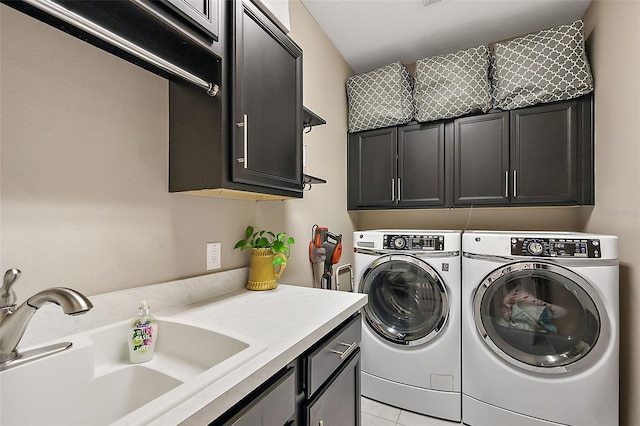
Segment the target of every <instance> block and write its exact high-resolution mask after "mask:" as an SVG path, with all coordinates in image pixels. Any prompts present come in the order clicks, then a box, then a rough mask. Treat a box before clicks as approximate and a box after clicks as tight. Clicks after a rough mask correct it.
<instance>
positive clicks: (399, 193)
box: [398, 178, 402, 201]
mask: <svg viewBox="0 0 640 426" xmlns="http://www.w3.org/2000/svg"><path fill="white" fill-rule="evenodd" d="M401 199H402V192H401V191H400V178H398V201H400V200H401Z"/></svg>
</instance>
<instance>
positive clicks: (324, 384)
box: [210, 314, 362, 426]
mask: <svg viewBox="0 0 640 426" xmlns="http://www.w3.org/2000/svg"><path fill="white" fill-rule="evenodd" d="M361 333H362V319H361V315H360V314H355V315H353V316H352V317H351V318H349V319H348V320H346V321H345V322H343V323H342V324H341V325H339V326H338V327H336V328H335V329H334V330H333V331H331V332H330V333H328V334H327V335H326V336H324V337H323V338H322V339H320V340H319V341H318V342H317V343H316V344H315V345H314V346H312V347H311V348H310V349H309V350H307V351H306V352H305V353H303V354H302V355H300V356H299V357H298V358H296V359H295V360H293V361H291V363H289V364H288V365H287V366H286V367H285V368H283V369H282V370H280V371H279V372H278V373H276V374H275V375H274V376H272V377H271V378H270V379H269V380H267V381H266V382H265V383H263V384H262V385H261V386H259V387H258V388H257V389H256V390H254V391H253V392H251V393H250V394H249V395H247V396H246V397H245V398H244V399H243V400H242V401H240V402H239V403H237V404H236V405H235V406H234V407H232V408H231V409H230V410H229V411H227V412H226V413H225V414H223V415H222V416H220V417H219V418H218V419H216V420H214V421H213V422H212V423H210V425H213V426H223V425H224V426H291V425H308V426H312V425H313V426H359V425H360V339H361Z"/></svg>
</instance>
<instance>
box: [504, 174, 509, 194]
mask: <svg viewBox="0 0 640 426" xmlns="http://www.w3.org/2000/svg"><path fill="white" fill-rule="evenodd" d="M504 198H509V170H505V171H504Z"/></svg>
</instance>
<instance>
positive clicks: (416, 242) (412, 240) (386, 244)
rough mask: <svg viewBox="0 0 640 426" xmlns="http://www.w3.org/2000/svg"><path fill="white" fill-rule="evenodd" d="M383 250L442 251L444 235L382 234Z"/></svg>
mask: <svg viewBox="0 0 640 426" xmlns="http://www.w3.org/2000/svg"><path fill="white" fill-rule="evenodd" d="M382 248H383V249H384V250H419V251H425V250H428V251H443V250H444V235H396V234H384V236H383V238H382Z"/></svg>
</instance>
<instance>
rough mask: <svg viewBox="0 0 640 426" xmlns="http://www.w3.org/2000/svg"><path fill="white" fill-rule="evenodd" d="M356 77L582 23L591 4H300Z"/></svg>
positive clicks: (567, 0) (337, 0)
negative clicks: (389, 66) (390, 65)
mask: <svg viewBox="0 0 640 426" xmlns="http://www.w3.org/2000/svg"><path fill="white" fill-rule="evenodd" d="M301 1H302V3H303V4H304V6H305V7H306V8H307V10H308V11H309V13H311V15H312V16H313V17H314V19H315V20H316V21H317V22H318V24H319V25H320V27H321V28H322V29H323V30H324V32H325V33H327V35H328V36H329V38H330V39H331V41H333V44H334V45H335V46H336V47H337V48H338V50H339V51H340V53H342V56H343V57H344V58H345V59H346V61H347V62H348V63H349V65H351V68H352V69H353V71H354V72H355V73H358V74H359V73H362V72H366V71H371V70H373V69H375V68H378V67H381V66H384V65H387V64H390V63H392V62H396V61H401V62H403V63H405V64H408V63H412V62H415V61H416V60H418V59H422V58H426V57H429V56H434V55H441V54H445V53H451V52H456V51H458V50H462V49H466V48H469V47H474V46H479V45H483V44H484V45H487V44H489V43H492V42H496V41H500V40H505V39H509V38H512V37H516V36H519V35H523V34H527V33H530V32H535V31H538V30H541V29H545V28H550V27H553V26H556V25H560V24H567V23H571V22H573V21H575V20H577V19H580V18H582V16H583V15H584V12H585V10H586V9H587V7H588V6H589V3H590V2H591V0H440V1H438V2H436V3H432V4H429V5H428V6H425V5H424V2H425V1H431V0H301Z"/></svg>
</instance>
